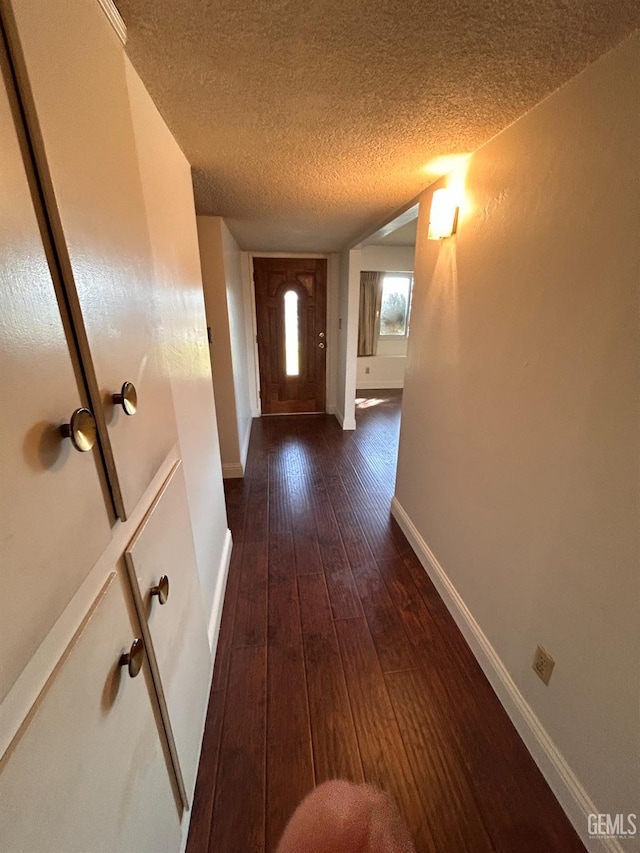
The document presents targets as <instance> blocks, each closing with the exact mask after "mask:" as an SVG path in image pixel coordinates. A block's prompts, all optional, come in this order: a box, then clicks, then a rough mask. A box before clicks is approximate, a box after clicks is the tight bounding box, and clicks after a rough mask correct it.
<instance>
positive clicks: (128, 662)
mask: <svg viewBox="0 0 640 853" xmlns="http://www.w3.org/2000/svg"><path fill="white" fill-rule="evenodd" d="M143 663H144V643H143V641H142V639H141V638H140V637H136V638H135V640H134V641H133V643H131V648H130V649H129V651H128V652H123V653H122V654H121V655H120V660H119V664H120V666H126V667H128V668H129V675H130V677H131V678H135V677H136V675H138V674H139V672H140V670H141V669H142V664H143Z"/></svg>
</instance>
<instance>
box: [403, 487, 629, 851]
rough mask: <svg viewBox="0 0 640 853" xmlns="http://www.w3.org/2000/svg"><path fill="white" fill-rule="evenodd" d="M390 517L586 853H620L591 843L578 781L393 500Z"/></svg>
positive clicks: (608, 844)
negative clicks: (425, 573)
mask: <svg viewBox="0 0 640 853" xmlns="http://www.w3.org/2000/svg"><path fill="white" fill-rule="evenodd" d="M391 514H392V515H393V517H394V518H395V520H396V521H397V522H398V524H399V525H400V527H401V528H402V531H403V532H404V534H405V536H406V537H407V539H408V540H409V543H410V545H411V547H412V548H413V550H414V551H415V553H416V555H417V557H418V559H419V560H420V562H421V563H422V565H423V567H424V569H425V571H426V572H427V574H428V575H429V577H430V578H431V580H432V581H433V583H434V585H435V586H436V588H437V590H438V592H439V593H440V596H441V598H442V600H443V601H444V603H445V604H446V606H447V608H448V609H449V612H450V613H451V615H452V616H453V618H454V619H455V621H456V624H457V625H458V627H459V628H460V630H461V631H462V634H463V635H464V638H465V640H466V641H467V643H468V644H469V646H470V648H471V650H472V652H473V653H474V655H475V657H476V658H477V660H478V663H479V664H480V666H481V667H482V669H483V671H484V673H485V675H486V676H487V678H488V679H489V682H490V684H491V686H492V687H493V689H494V691H495V692H496V694H497V696H498V699H499V700H500V702H501V703H502V705H503V706H504V708H505V710H506V712H507V713H508V715H509V717H510V718H511V722H512V723H513V724H514V726H515V727H516V729H517V731H518V734H519V735H520V737H521V738H522V740H523V741H524V744H525V746H526V747H527V749H528V750H529V752H530V753H531V755H532V756H533V759H534V761H535V762H536V764H537V765H538V767H539V768H540V771H541V772H542V775H543V776H544V778H545V779H546V780H547V783H548V785H549V787H550V788H551V790H552V791H553V793H554V794H555V796H556V797H557V799H558V802H559V803H560V805H561V806H562V808H563V809H564V811H565V813H566V815H567V817H568V818H569V820H570V821H571V823H572V824H573V826H574V828H575V830H576V832H577V833H578V835H579V836H580V838H581V840H582V843H583V844H584V845H585V847H586V848H587V850H589V851H590V853H605V851H606V853H624V851H623V849H622V847H621V846H620V844H619V843H618V841H617V840H616V839H614V838H591V837H589V834H588V815H590V814H598V809H597V807H596V805H595V804H594V803H593V801H592V800H591V798H590V797H589V795H588V794H587V792H586V791H585V789H584V788H583V786H582V785H581V784H580V782H579V780H578V778H577V777H576V775H575V774H574V772H573V771H572V770H571V768H570V767H569V765H568V764H567V762H566V760H565V759H564V757H563V755H562V754H561V752H560V750H559V749H558V748H557V746H556V745H555V744H554V742H553V740H552V739H551V737H550V736H549V734H548V732H547V731H546V729H545V728H544V726H543V725H542V723H541V722H540V720H539V719H538V717H537V716H536V714H535V713H534V711H533V709H532V708H531V706H530V705H529V703H528V702H527V701H526V699H525V698H524V696H523V695H522V693H521V692H520V691H519V689H518V687H517V686H516V684H515V682H514V680H513V679H512V678H511V675H510V674H509V672H508V670H507V668H506V667H505V665H504V664H503V663H502V660H501V659H500V657H499V656H498V653H497V652H496V650H495V649H494V648H493V646H492V645H491V643H490V642H489V640H488V638H487V637H486V635H485V634H484V632H483V630H482V628H481V627H480V625H479V624H478V623H477V622H476V620H475V618H474V617H473V614H472V613H471V611H470V610H469V608H468V607H467V605H466V604H465V603H464V601H463V599H462V597H461V596H460V594H459V593H458V591H457V590H456V588H455V587H454V585H453V584H452V582H451V580H450V579H449V577H448V575H447V574H446V572H445V570H444V569H443V568H442V566H441V565H440V563H439V562H438V560H437V559H436V557H435V555H434V554H433V552H432V551H431V549H430V548H429V546H428V545H427V543H426V542H425V540H424V539H423V538H422V536H421V535H420V533H419V532H418V529H417V528H416V526H415V525H414V523H413V522H412V521H411V519H410V518H409V516H408V515H407V513H406V512H405V510H404V508H403V507H402V505H401V504H400V502H399V501H398V499H397V498H396V497H394V498H393V500H392V502H391Z"/></svg>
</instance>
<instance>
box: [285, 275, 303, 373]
mask: <svg viewBox="0 0 640 853" xmlns="http://www.w3.org/2000/svg"><path fill="white" fill-rule="evenodd" d="M299 350H300V347H299V341H298V294H297V293H296V292H295V290H287V292H286V293H285V295H284V353H285V372H286V374H287V376H299V375H300V358H299Z"/></svg>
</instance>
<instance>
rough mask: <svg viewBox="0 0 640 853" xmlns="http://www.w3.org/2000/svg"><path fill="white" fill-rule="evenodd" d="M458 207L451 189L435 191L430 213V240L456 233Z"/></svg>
mask: <svg viewBox="0 0 640 853" xmlns="http://www.w3.org/2000/svg"><path fill="white" fill-rule="evenodd" d="M458 209H459V208H458V205H457V204H456V199H455V196H454V193H453V192H452V191H451V190H448V189H445V188H443V189H440V190H436V191H435V192H434V194H433V198H432V199H431V213H430V214H429V234H428V235H427V236H428V238H429V240H440V238H441V237H451V235H452V234H455V233H456V227H457V225H458Z"/></svg>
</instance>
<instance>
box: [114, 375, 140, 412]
mask: <svg viewBox="0 0 640 853" xmlns="http://www.w3.org/2000/svg"><path fill="white" fill-rule="evenodd" d="M113 402H114V403H115V404H116V406H122V408H123V410H124V413H125V415H135V413H136V412H137V410H138V392H137V391H136V386H135V385H134V384H133V382H125V383H124V384H123V386H122V388H121V389H120V393H119V394H114V395H113Z"/></svg>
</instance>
